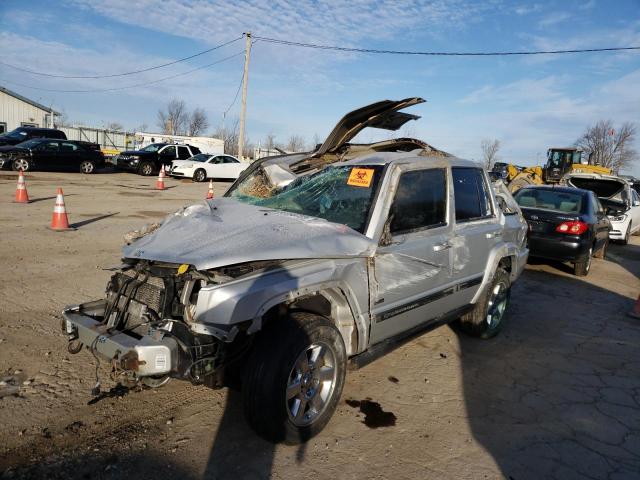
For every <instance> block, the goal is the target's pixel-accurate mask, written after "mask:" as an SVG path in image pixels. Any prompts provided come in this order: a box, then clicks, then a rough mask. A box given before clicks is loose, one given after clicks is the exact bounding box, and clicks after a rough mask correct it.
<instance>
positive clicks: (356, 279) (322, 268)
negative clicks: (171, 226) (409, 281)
mask: <svg viewBox="0 0 640 480" xmlns="http://www.w3.org/2000/svg"><path fill="white" fill-rule="evenodd" d="M323 292H324V293H323ZM316 293H321V294H322V295H323V296H324V297H325V298H326V299H327V300H328V301H329V302H330V303H331V304H332V310H333V307H334V306H335V308H336V313H337V314H338V317H339V318H333V320H334V321H336V323H337V326H338V327H339V328H340V329H341V332H342V331H343V330H345V329H344V328H343V327H345V326H346V325H347V324H350V325H351V324H355V327H356V330H357V346H356V345H354V346H353V348H352V350H354V352H353V353H356V352H355V350H357V351H361V350H362V349H364V345H366V342H367V339H368V332H369V330H368V328H367V324H368V319H369V312H368V304H369V284H368V280H367V269H366V259H365V258H348V259H329V260H326V259H322V260H312V261H305V262H299V263H295V264H289V265H283V266H282V267H281V268H278V269H274V270H270V271H262V272H259V273H257V274H256V275H251V276H248V277H244V278H242V279H238V280H234V281H231V282H228V283H224V284H221V285H207V286H204V287H202V288H201V289H200V292H199V294H198V301H197V304H196V311H195V315H194V323H193V324H192V326H191V329H192V330H193V331H194V332H196V333H203V334H207V335H214V336H216V337H217V338H219V339H221V340H223V341H226V342H231V341H233V339H234V338H235V335H236V334H237V332H238V327H239V324H241V323H242V324H245V323H247V322H250V324H249V326H248V328H247V333H248V334H253V333H255V332H257V331H259V330H260V329H261V328H262V318H263V315H264V314H265V313H266V312H267V311H269V309H271V308H272V307H274V306H276V305H279V304H282V303H293V302H295V300H296V299H299V298H301V297H304V296H307V295H312V294H316ZM340 296H342V297H343V298H344V302H341V300H340ZM341 303H342V305H341ZM341 307H342V308H341ZM345 317H350V318H346V319H345ZM343 336H344V333H343ZM344 341H345V345H347V346H349V345H350V344H351V343H352V341H351V339H350V338H344ZM347 348H348V350H349V347H347Z"/></svg>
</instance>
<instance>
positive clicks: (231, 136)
mask: <svg viewBox="0 0 640 480" xmlns="http://www.w3.org/2000/svg"><path fill="white" fill-rule="evenodd" d="M239 125H240V122H239V120H238V119H236V120H235V122H233V123H232V124H231V126H230V127H228V126H224V127H223V126H218V127H217V128H216V129H215V131H214V132H213V135H212V136H213V137H214V138H220V139H223V140H224V153H228V154H229V155H238V136H239V131H238V129H239ZM247 143H248V141H247Z"/></svg>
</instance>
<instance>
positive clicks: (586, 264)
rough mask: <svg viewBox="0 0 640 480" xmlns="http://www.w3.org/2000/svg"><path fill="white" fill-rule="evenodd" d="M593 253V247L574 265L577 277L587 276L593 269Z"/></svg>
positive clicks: (574, 272)
mask: <svg viewBox="0 0 640 480" xmlns="http://www.w3.org/2000/svg"><path fill="white" fill-rule="evenodd" d="M592 254H593V247H591V248H589V252H588V253H587V254H586V255H583V256H582V257H581V258H580V259H578V261H576V263H575V264H574V266H573V274H574V275H575V276H576V277H586V276H587V275H588V274H589V270H591V255H592Z"/></svg>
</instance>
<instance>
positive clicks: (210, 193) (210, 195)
mask: <svg viewBox="0 0 640 480" xmlns="http://www.w3.org/2000/svg"><path fill="white" fill-rule="evenodd" d="M212 198H213V180H209V191H208V192H207V200H210V199H212Z"/></svg>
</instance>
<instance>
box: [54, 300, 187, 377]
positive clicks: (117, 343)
mask: <svg viewBox="0 0 640 480" xmlns="http://www.w3.org/2000/svg"><path fill="white" fill-rule="evenodd" d="M105 306H106V302H105V301H103V300H99V301H96V302H91V303H88V304H83V305H80V306H74V307H69V308H67V309H65V310H64V311H63V312H62V315H63V317H64V329H65V331H66V332H67V334H68V335H69V340H70V341H74V342H80V343H81V344H84V345H85V346H87V347H88V348H89V349H90V350H91V351H92V352H93V353H94V354H95V355H97V356H98V357H100V358H102V359H104V360H106V361H108V362H111V365H112V366H113V367H114V368H115V369H116V370H121V371H124V372H128V373H134V374H135V376H137V377H140V378H141V377H149V376H158V375H169V374H170V373H171V372H172V371H174V372H175V371H176V370H177V366H178V360H179V351H178V349H179V347H178V344H177V342H176V341H175V339H174V338H172V337H169V336H160V335H153V336H151V335H143V336H140V337H139V336H133V335H130V334H129V333H126V332H121V331H117V330H114V331H109V328H108V326H107V325H106V324H104V323H103V321H102V320H98V319H96V317H98V318H99V317H100V316H101V315H104V310H105ZM157 332H158V331H157V330H156V333H157ZM78 351H79V349H78Z"/></svg>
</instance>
